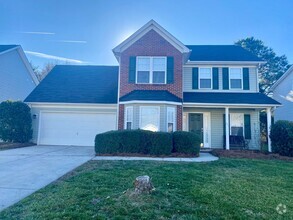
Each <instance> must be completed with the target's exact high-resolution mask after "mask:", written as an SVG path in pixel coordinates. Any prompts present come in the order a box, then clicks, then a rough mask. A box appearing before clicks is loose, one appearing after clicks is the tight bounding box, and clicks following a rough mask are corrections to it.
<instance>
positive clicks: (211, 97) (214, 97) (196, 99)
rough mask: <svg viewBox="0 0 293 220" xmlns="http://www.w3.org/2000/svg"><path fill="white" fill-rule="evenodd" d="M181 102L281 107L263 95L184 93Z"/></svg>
mask: <svg viewBox="0 0 293 220" xmlns="http://www.w3.org/2000/svg"><path fill="white" fill-rule="evenodd" d="M183 102H184V103H197V104H215V105H220V104H223V105H227V104H228V105H229V104H230V105H261V106H263V105H267V106H277V105H281V104H280V103H279V102H277V101H276V100H274V99H272V98H270V97H268V96H266V95H265V94H263V93H238V92H184V93H183Z"/></svg>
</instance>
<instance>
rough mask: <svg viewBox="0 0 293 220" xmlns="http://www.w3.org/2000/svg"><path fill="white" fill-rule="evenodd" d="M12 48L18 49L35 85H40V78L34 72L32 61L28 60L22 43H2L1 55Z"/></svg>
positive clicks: (0, 47)
mask: <svg viewBox="0 0 293 220" xmlns="http://www.w3.org/2000/svg"><path fill="white" fill-rule="evenodd" d="M12 50H16V51H17V52H18V54H19V56H20V58H21V60H22V62H23V64H24V65H25V68H26V69H27V71H28V72H29V74H30V76H31V78H32V80H33V82H34V83H35V85H38V84H39V80H38V78H37V76H36V74H35V73H34V71H33V69H32V66H31V64H30V62H29V61H28V59H27V57H26V55H25V53H24V51H23V49H22V47H21V46H20V45H0V55H2V54H5V53H7V52H9V51H12Z"/></svg>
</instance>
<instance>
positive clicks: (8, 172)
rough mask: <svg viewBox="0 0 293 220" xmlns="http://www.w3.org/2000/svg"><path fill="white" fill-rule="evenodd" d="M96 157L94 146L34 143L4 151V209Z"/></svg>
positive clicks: (0, 188)
mask: <svg viewBox="0 0 293 220" xmlns="http://www.w3.org/2000/svg"><path fill="white" fill-rule="evenodd" d="M93 157H94V149H93V147H70V146H32V147H25V148H18V149H12V150H5V151H0V211H1V210H3V209H4V208H6V207H8V206H10V205H13V204H14V203H16V202H18V201H19V200H21V199H23V198H25V197H26V196H28V195H30V194H32V193H33V192H35V191H37V190H39V189H40V188H42V187H44V186H46V185H48V184H49V183H51V182H53V181H55V180H57V179H58V178H60V177H61V176H63V175H64V174H66V173H68V172H69V171H71V170H73V169H75V168H76V167H78V166H80V165H82V164H83V163H85V162H87V161H89V160H91V159H92V158H93Z"/></svg>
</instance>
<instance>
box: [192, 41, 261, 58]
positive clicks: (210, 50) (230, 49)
mask: <svg viewBox="0 0 293 220" xmlns="http://www.w3.org/2000/svg"><path fill="white" fill-rule="evenodd" d="M186 47H188V48H189V49H190V50H191V54H190V56H189V60H190V61H252V62H263V60H262V59H260V58H258V57H257V56H255V55H254V54H252V53H250V52H249V51H248V50H245V49H244V48H242V47H240V46H236V45H186Z"/></svg>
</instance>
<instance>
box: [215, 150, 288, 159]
mask: <svg viewBox="0 0 293 220" xmlns="http://www.w3.org/2000/svg"><path fill="white" fill-rule="evenodd" d="M211 154H212V155H214V156H217V157H228V158H252V159H262V160H276V159H277V160H285V161H293V157H286V156H281V155H279V154H273V153H263V152H261V151H257V150H222V149H214V150H212V152H211Z"/></svg>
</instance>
